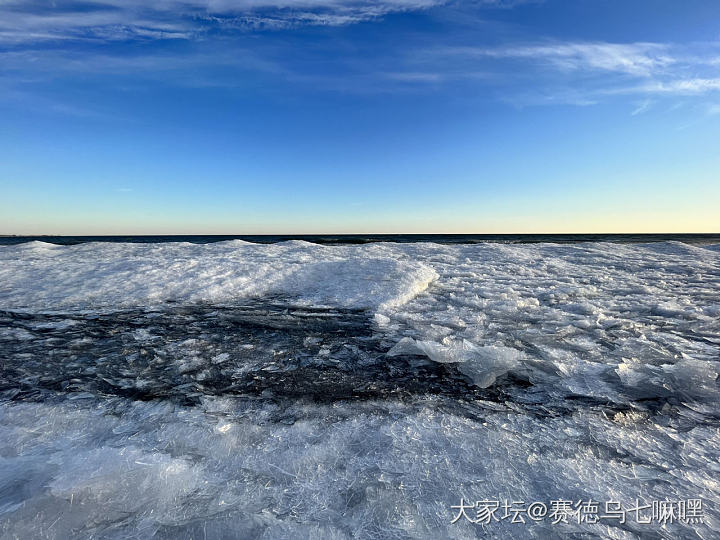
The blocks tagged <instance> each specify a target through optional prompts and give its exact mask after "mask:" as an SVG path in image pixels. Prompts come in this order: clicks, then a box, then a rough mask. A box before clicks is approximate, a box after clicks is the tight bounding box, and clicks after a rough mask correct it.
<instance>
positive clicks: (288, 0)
mask: <svg viewBox="0 0 720 540" xmlns="http://www.w3.org/2000/svg"><path fill="white" fill-rule="evenodd" d="M446 1H447V0H379V1H369V0H299V1H293V0H159V1H155V2H145V1H139V0H97V1H95V2H93V3H88V2H80V1H72V0H71V1H60V2H46V1H39V0H14V1H13V0H10V1H4V2H0V42H5V43H26V42H33V41H47V40H88V39H89V40H128V39H189V38H193V37H198V36H202V35H203V34H206V33H208V32H213V31H220V30H224V29H253V28H255V29H257V28H270V29H273V28H286V27H290V26H295V25H329V26H339V25H347V24H352V23H357V22H361V21H367V20H372V19H375V18H379V17H382V16H384V15H387V14H390V13H396V12H405V11H417V10H423V9H427V8H430V7H433V6H436V5H439V4H443V3H445V2H446ZM489 3H495V2H489Z"/></svg>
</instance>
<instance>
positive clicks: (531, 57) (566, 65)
mask: <svg viewBox="0 0 720 540" xmlns="http://www.w3.org/2000/svg"><path fill="white" fill-rule="evenodd" d="M458 52H461V53H462V52H465V53H466V54H471V55H472V54H474V55H477V56H488V57H494V58H517V59H523V60H526V61H528V62H533V63H536V64H538V65H545V66H548V65H549V66H550V67H552V68H555V69H559V70H563V71H581V70H597V71H608V72H616V73H627V74H629V75H635V76H643V77H648V76H650V75H652V74H653V73H655V72H657V71H658V70H661V69H665V68H667V67H668V66H670V65H672V64H673V63H675V61H676V60H675V59H674V58H673V57H672V56H671V55H670V54H669V52H668V46H667V45H663V44H659V43H602V42H590V43H573V42H569V43H552V44H539V45H524V46H509V47H498V48H470V49H465V50H463V49H460V50H459V51H458Z"/></svg>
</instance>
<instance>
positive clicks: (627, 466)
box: [0, 235, 720, 539]
mask: <svg viewBox="0 0 720 540" xmlns="http://www.w3.org/2000/svg"><path fill="white" fill-rule="evenodd" d="M89 240H94V241H89ZM98 240H100V241H98ZM0 244H3V245H0V362H1V363H0V538H3V539H5V538H8V539H10V538H22V539H26V538H98V539H99V538H108V539H110V538H113V539H115V538H117V539H120V538H160V539H163V538H168V539H169V538H194V539H203V538H273V539H274V538H314V539H315V538H336V539H341V538H368V539H370V538H388V539H390V538H393V539H395V538H397V539H401V538H428V539H441V538H478V537H482V538H503V539H504V538H555V537H565V538H583V539H584V538H616V539H631V538H668V539H677V538H704V539H712V538H719V537H720V400H719V398H720V383H719V382H718V373H720V237H718V236H711V235H705V236H702V235H693V236H662V235H656V236H631V235H625V236H618V237H604V236H603V237H598V236H585V237H584V236H558V237H554V236H539V237H522V236H512V237H480V236H473V237H452V236H446V237H430V236H419V237H411V236H405V237H400V236H393V237H377V236H376V237H303V238H302V239H298V238H296V239H291V238H286V237H272V238H267V237H266V238H258V237H243V238H242V239H241V238H229V237H223V238H208V237H188V238H168V237H152V238H148V237H144V238H143V237H140V238H111V237H108V238H102V239H97V238H95V239H92V238H82V237H76V238H74V239H73V238H70V239H68V238H51V237H44V238H42V239H28V238H3V239H0ZM563 501H564V502H563ZM561 503H562V504H561ZM608 503H609V505H610V506H608ZM593 504H597V508H595V507H594V506H593ZM496 505H497V508H496V509H495V507H496ZM532 505H535V506H534V507H533V508H534V509H535V510H536V511H537V510H538V509H541V508H542V506H540V505H545V507H546V509H547V512H546V513H545V514H543V515H542V516H540V513H537V514H534V518H531V516H530V512H529V508H530V506H532ZM458 507H465V509H463V508H458ZM488 508H493V509H495V511H493V512H490V513H489V514H487V513H486V510H487V509H488ZM620 509H622V512H623V513H622V515H621V514H620ZM633 509H634V510H633ZM621 518H622V519H621ZM453 521H454V522H453Z"/></svg>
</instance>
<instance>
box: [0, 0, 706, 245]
mask: <svg viewBox="0 0 720 540" xmlns="http://www.w3.org/2000/svg"><path fill="white" fill-rule="evenodd" d="M146 4H152V7H148V6H147V5H146ZM0 119H1V120H2V121H1V122H0V184H1V185H2V192H3V197H2V198H1V199H0V233H1V234H169V233H177V234H189V233H198V234H212V233H217V234H262V233H270V234H273V233H286V234H291V233H298V234H300V233H382V232H388V233H396V232H408V233H412V232H438V233H442V232H446V233H450V232H457V233H501V232H508V233H517V232H720V217H718V216H719V215H720V212H718V210H717V209H718V208H720V2H715V1H712V0H706V1H697V0H687V1H683V2H678V1H676V0H645V1H633V0H625V1H616V0H564V1H561V0H545V1H531V0H528V1H512V0H505V1H503V0H495V1H493V0H484V1H483V0H476V1H468V2H463V1H456V2H444V1H440V0H380V1H379V2H366V1H351V0H307V1H302V2H291V1H282V0H281V1H274V0H184V1H180V0H159V1H157V2H152V3H146V2H141V1H139V0H101V1H94V2H93V1H85V2H74V1H61V0H58V1H55V2H47V1H22V0H20V1H12V0H11V1H4V2H1V3H0Z"/></svg>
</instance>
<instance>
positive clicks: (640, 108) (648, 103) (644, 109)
mask: <svg viewBox="0 0 720 540" xmlns="http://www.w3.org/2000/svg"><path fill="white" fill-rule="evenodd" d="M652 104H653V102H652V101H651V100H649V99H646V100H645V101H643V102H642V103H640V104H639V105H638V106H637V107H636V108H635V109H633V111H632V112H631V113H630V115H631V116H637V115H639V114H643V113H645V112H647V111H648V110H649V109H650V107H652Z"/></svg>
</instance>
